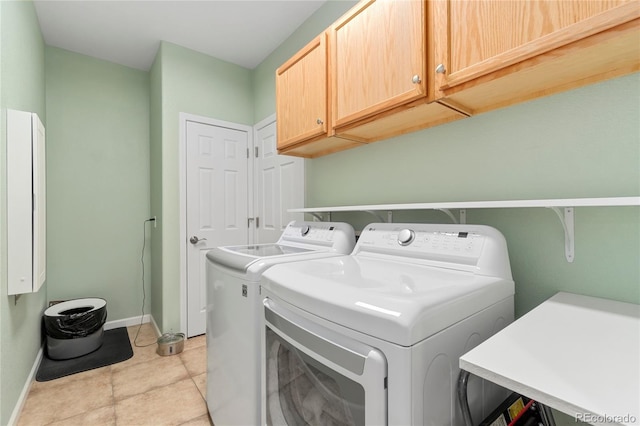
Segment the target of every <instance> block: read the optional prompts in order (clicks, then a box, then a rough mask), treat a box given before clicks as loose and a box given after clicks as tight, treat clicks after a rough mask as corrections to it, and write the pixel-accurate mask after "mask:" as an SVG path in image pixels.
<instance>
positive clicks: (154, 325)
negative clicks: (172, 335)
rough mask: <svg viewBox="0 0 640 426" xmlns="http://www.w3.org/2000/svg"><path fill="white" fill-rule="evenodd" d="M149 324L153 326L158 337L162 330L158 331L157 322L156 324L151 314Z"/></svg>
mask: <svg viewBox="0 0 640 426" xmlns="http://www.w3.org/2000/svg"><path fill="white" fill-rule="evenodd" d="M151 324H152V325H153V328H154V329H155V331H156V336H158V337H160V336H162V332H161V331H160V328H159V327H158V324H156V320H155V318H154V317H153V315H151Z"/></svg>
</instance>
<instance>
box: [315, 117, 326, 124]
mask: <svg viewBox="0 0 640 426" xmlns="http://www.w3.org/2000/svg"><path fill="white" fill-rule="evenodd" d="M316 123H317V124H322V123H324V121H322V120H321V119H319V118H318V119H317V120H316Z"/></svg>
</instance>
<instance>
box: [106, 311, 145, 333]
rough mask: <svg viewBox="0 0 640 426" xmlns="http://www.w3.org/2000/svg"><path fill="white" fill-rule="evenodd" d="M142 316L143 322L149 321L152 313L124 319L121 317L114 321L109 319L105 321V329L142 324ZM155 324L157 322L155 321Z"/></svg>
mask: <svg viewBox="0 0 640 426" xmlns="http://www.w3.org/2000/svg"><path fill="white" fill-rule="evenodd" d="M140 318H142V323H143V324H145V323H148V322H149V321H151V315H150V314H145V315H144V316H142V317H141V316H140V315H138V316H137V317H131V318H123V319H119V320H114V321H107V322H105V323H104V329H105V330H112V329H114V328H119V327H131V326H132V325H140V322H141V321H140ZM154 324H155V322H154Z"/></svg>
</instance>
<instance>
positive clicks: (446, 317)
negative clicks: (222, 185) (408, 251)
mask: <svg viewBox="0 0 640 426" xmlns="http://www.w3.org/2000/svg"><path fill="white" fill-rule="evenodd" d="M262 285H263V287H264V288H265V289H266V290H268V291H270V292H271V293H273V294H274V295H276V296H277V297H279V298H280V299H282V300H284V301H285V302H288V303H290V304H292V305H294V306H297V307H298V308H301V309H303V310H305V311H307V312H310V313H312V314H314V315H317V316H319V317H322V318H324V319H326V320H328V321H332V322H335V323H337V324H339V325H342V326H345V327H348V328H351V329H353V330H356V331H359V332H362V333H365V334H368V335H370V336H373V337H377V338H380V339H383V340H386V341H389V342H392V343H395V344H398V345H402V346H411V345H413V344H415V343H417V342H419V341H421V340H423V339H426V338H427V337H429V336H432V335H433V334H435V333H438V332H439V331H441V330H444V329H445V328H447V327H449V326H451V325H452V324H454V323H456V322H458V321H461V320H463V319H465V318H467V317H469V316H470V315H472V314H475V313H476V312H479V311H481V310H483V309H485V308H487V307H489V306H491V305H492V304H494V303H496V302H498V301H500V300H502V299H504V298H506V297H509V296H512V295H513V294H514V284H513V281H511V280H505V279H501V278H494V277H486V276H479V275H474V274H473V273H472V272H464V271H457V270H451V269H445V268H437V267H431V266H425V265H420V264H416V263H410V262H402V261H398V260H389V259H380V258H368V257H364V256H339V257H333V258H325V259H317V260H309V261H302V262H296V263H289V264H283V265H276V266H273V267H272V268H270V269H269V270H267V271H266V272H265V273H264V274H263V277H262Z"/></svg>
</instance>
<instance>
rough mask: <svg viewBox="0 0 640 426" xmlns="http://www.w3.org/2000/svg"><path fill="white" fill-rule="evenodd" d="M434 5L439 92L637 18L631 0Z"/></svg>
mask: <svg viewBox="0 0 640 426" xmlns="http://www.w3.org/2000/svg"><path fill="white" fill-rule="evenodd" d="M634 3H636V4H635V5H634ZM434 7H435V10H436V11H435V15H436V16H438V17H439V18H436V22H437V23H439V27H438V28H436V31H437V33H438V36H437V40H438V43H437V44H438V46H437V47H436V61H437V62H436V63H442V64H443V66H444V67H443V69H446V75H445V74H440V76H439V77H438V80H437V84H438V85H439V86H440V88H441V89H442V90H444V92H445V94H446V93H447V90H448V89H452V88H453V87H455V86H459V85H462V84H464V83H468V82H470V81H472V80H474V79H477V78H480V77H484V76H489V75H493V77H495V78H499V77H502V76H503V75H506V74H507V73H508V72H501V73H499V72H498V71H502V70H504V69H506V68H507V67H509V66H512V65H514V64H518V63H521V62H523V61H525V60H528V59H531V58H534V57H536V56H539V55H542V54H545V53H547V52H550V51H552V50H554V49H558V48H560V47H563V46H565V45H568V44H570V43H573V42H576V41H579V40H582V39H586V38H587V37H590V36H592V35H595V34H598V33H602V32H604V31H607V30H610V29H612V28H614V27H616V26H618V25H621V24H624V23H626V22H628V21H631V20H633V19H636V18H638V6H637V0H580V1H577V0H518V1H504V0H477V1H455V0H447V1H438V2H435V6H434ZM636 42H637V40H636ZM605 54H606V53H605ZM556 56H557V55H556ZM594 56H595V55H594ZM552 59H555V58H544V59H540V61H539V62H543V61H545V60H552ZM534 65H537V64H534ZM512 71H518V70H515V69H514V70H510V71H509V72H512ZM547 78H548V79H549V80H553V78H554V76H552V75H549V76H548V77H547ZM579 78H580V76H579V75H576V79H579ZM550 84H552V83H550Z"/></svg>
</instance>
